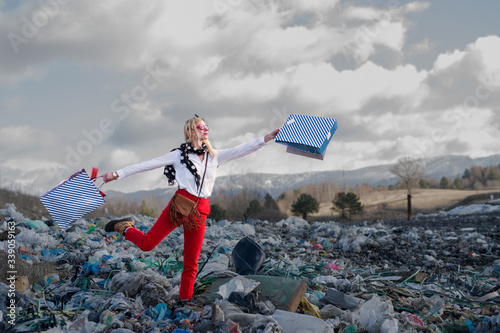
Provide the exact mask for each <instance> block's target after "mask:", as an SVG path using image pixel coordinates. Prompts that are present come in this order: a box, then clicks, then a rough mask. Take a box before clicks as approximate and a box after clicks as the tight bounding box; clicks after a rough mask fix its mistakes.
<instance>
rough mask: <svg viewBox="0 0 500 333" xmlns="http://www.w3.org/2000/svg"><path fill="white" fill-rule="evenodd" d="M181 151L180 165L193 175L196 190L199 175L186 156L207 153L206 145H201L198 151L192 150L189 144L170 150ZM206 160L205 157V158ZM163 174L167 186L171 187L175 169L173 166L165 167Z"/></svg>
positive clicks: (185, 143)
mask: <svg viewBox="0 0 500 333" xmlns="http://www.w3.org/2000/svg"><path fill="white" fill-rule="evenodd" d="M177 149H178V150H180V151H181V164H182V165H184V166H185V167H186V168H188V170H189V171H190V172H191V173H192V174H193V176H194V178H195V180H196V188H199V187H200V179H201V177H200V175H199V174H198V170H197V169H196V166H195V165H194V164H193V162H192V161H191V160H190V159H189V156H188V154H189V153H193V154H196V155H203V154H205V152H206V151H207V145H206V144H203V145H202V146H201V148H200V149H194V148H193V147H192V146H191V145H190V144H189V143H187V142H184V143H183V144H181V146H180V147H179V148H175V149H172V150H171V151H174V150H177ZM205 158H207V157H205ZM163 174H164V175H165V176H166V177H167V178H168V185H170V186H172V185H174V182H175V169H174V166H173V165H166V166H165V169H164V170H163Z"/></svg>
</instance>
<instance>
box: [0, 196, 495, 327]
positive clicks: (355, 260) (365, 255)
mask: <svg viewBox="0 0 500 333" xmlns="http://www.w3.org/2000/svg"><path fill="white" fill-rule="evenodd" d="M0 214H2V215H3V216H6V218H5V219H4V220H3V221H0V235H2V237H1V239H0V250H2V252H4V253H5V254H7V253H10V252H9V249H11V250H12V249H14V250H15V261H16V263H18V264H19V263H21V262H22V263H23V264H26V265H34V264H37V265H39V264H44V263H46V264H47V265H52V266H53V267H55V268H56V269H57V271H48V272H46V273H43V274H40V272H38V274H39V275H40V280H41V281H42V283H41V284H38V283H33V281H30V280H31V278H29V279H28V278H27V276H23V275H19V276H15V279H14V280H11V279H10V277H9V275H6V274H8V271H15V267H12V268H11V269H9V270H8V271H6V272H7V273H5V272H4V273H3V274H4V276H3V279H2V281H1V283H0V331H2V332H39V331H42V330H43V331H47V332H50V333H57V332H70V331H79V332H114V333H126V332H177V333H180V332H295V331H300V332H325V333H326V332H343V333H351V332H462V331H465V332H475V333H480V332H499V331H500V296H499V289H500V285H499V278H500V242H499V239H500V206H499V205H471V206H468V207H457V208H455V209H454V210H452V211H451V212H447V213H446V212H441V213H439V214H431V215H418V216H416V217H415V218H414V219H412V220H410V221H408V220H403V219H401V220H397V219H395V220H386V221H370V222H368V221H367V222H362V223H349V224H346V223H338V222H333V221H332V222H321V223H320V222H314V223H312V224H309V223H307V222H306V221H304V220H302V219H300V218H297V217H291V218H288V219H286V220H282V221H280V222H277V223H270V222H267V221H258V220H252V221H251V222H249V223H243V222H229V221H220V222H218V223H215V222H214V221H209V222H208V225H207V229H206V234H205V241H204V245H203V248H202V254H201V256H200V270H199V272H198V278H197V284H196V286H195V299H194V300H193V301H192V302H188V303H184V302H181V301H180V300H179V299H178V293H179V285H180V274H181V271H182V259H183V258H182V249H183V234H182V231H181V230H180V228H178V229H177V230H175V231H174V232H172V233H171V234H170V235H169V237H167V238H166V239H165V240H164V241H162V242H161V243H160V244H159V245H158V247H157V248H155V249H154V250H152V251H149V252H142V251H141V250H139V249H138V248H137V247H136V246H134V245H133V244H132V243H130V242H128V241H126V240H124V239H123V237H122V236H120V235H118V234H117V233H112V234H109V233H105V232H104V231H103V229H102V226H103V225H105V224H106V221H108V220H109V218H115V217H111V216H110V217H106V218H99V219H95V220H86V219H80V220H78V221H76V222H74V223H72V224H71V225H70V226H69V228H67V229H66V231H64V232H63V231H61V229H60V228H59V227H58V226H56V225H54V223H52V222H51V221H50V220H45V221H29V220H27V219H25V218H24V217H23V216H22V214H20V213H18V212H17V211H16V209H15V206H13V205H8V206H7V209H0ZM129 217H130V218H132V219H133V220H134V221H135V222H136V226H137V227H138V228H140V229H141V230H143V231H147V230H148V229H149V228H150V227H151V226H152V225H153V223H154V219H152V218H150V217H147V216H132V215H131V216H129ZM13 225H15V229H13V228H12V226H13ZM9 240H11V241H10V242H9ZM13 240H15V242H13ZM11 244H15V246H13V245H11ZM1 258H2V261H3V260H4V258H5V260H7V256H6V255H4V256H2V257H1ZM8 263H9V264H10V263H12V262H11V261H9V262H8ZM0 265H1V266H2V267H7V262H5V263H3V262H2V263H0ZM11 275H12V274H11ZM30 283H31V284H30ZM12 304H13V305H12ZM12 318H15V320H14V321H13V320H11V319H12Z"/></svg>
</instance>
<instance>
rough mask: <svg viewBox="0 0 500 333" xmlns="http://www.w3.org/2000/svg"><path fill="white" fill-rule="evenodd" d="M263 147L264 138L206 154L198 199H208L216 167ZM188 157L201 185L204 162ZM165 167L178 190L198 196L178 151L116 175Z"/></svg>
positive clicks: (213, 182) (135, 165)
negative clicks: (172, 172) (168, 167)
mask: <svg viewBox="0 0 500 333" xmlns="http://www.w3.org/2000/svg"><path fill="white" fill-rule="evenodd" d="M265 145H266V143H265V142H264V137H261V138H259V139H256V140H254V141H252V142H249V143H244V144H242V145H239V146H236V147H234V148H229V149H224V150H215V152H216V155H215V157H212V156H211V155H210V154H206V155H205V158H207V155H208V162H207V172H206V174H205V181H204V183H203V188H202V189H201V193H200V198H208V197H210V195H211V194H212V190H213V188H214V184H215V177H216V174H217V167H218V166H219V165H221V164H224V163H226V162H229V161H231V160H234V159H237V158H240V157H243V156H246V155H248V154H250V153H253V152H255V151H256V150H258V149H260V148H262V147H264V146H265ZM188 156H189V159H190V160H191V161H192V162H193V164H194V165H195V166H196V169H197V170H198V174H199V175H200V183H201V178H202V177H203V172H204V171H205V160H203V161H201V160H200V159H199V157H198V156H196V155H195V154H193V153H190V154H188ZM165 165H173V166H174V168H175V180H176V181H177V184H178V185H179V188H180V189H184V190H186V191H188V192H189V193H191V194H192V195H195V196H198V189H197V188H196V180H195V178H194V176H193V174H192V173H191V172H190V171H189V170H188V168H186V166H184V165H182V164H181V151H180V150H174V151H171V152H169V153H168V154H165V155H163V156H160V157H157V158H153V159H152V160H149V161H145V162H140V163H137V164H133V165H129V166H126V167H124V168H123V169H120V170H118V171H117V173H118V176H119V179H124V178H127V177H128V176H131V175H133V174H136V173H139V172H144V171H149V170H153V169H157V168H160V167H164V166H165ZM165 181H167V180H165Z"/></svg>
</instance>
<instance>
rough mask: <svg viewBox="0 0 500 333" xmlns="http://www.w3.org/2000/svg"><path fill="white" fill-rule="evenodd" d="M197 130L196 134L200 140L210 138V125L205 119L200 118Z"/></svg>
mask: <svg viewBox="0 0 500 333" xmlns="http://www.w3.org/2000/svg"><path fill="white" fill-rule="evenodd" d="M195 131H196V134H195V136H196V137H197V138H199V139H200V140H202V141H203V140H207V139H208V126H207V125H206V124H205V122H204V121H203V120H200V121H199V122H198V124H196V128H195Z"/></svg>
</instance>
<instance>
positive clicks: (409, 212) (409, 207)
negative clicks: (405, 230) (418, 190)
mask: <svg viewBox="0 0 500 333" xmlns="http://www.w3.org/2000/svg"><path fill="white" fill-rule="evenodd" d="M408 220H411V189H410V190H408Z"/></svg>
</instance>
